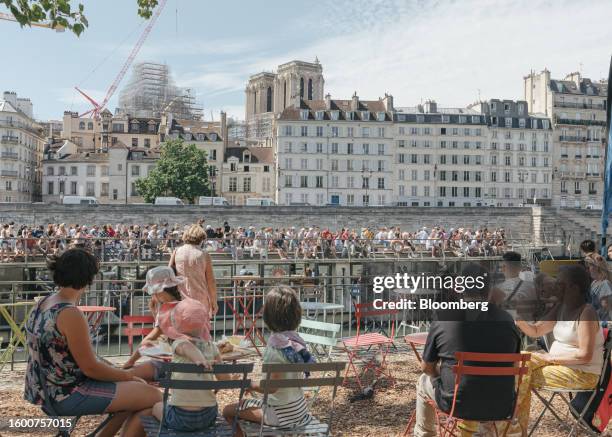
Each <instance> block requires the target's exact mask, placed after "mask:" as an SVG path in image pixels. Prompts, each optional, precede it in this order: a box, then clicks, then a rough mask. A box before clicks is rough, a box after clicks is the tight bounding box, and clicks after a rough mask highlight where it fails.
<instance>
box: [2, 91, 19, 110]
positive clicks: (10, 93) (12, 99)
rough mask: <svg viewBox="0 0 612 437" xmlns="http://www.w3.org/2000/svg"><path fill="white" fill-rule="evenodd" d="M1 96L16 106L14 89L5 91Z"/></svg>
mask: <svg viewBox="0 0 612 437" xmlns="http://www.w3.org/2000/svg"><path fill="white" fill-rule="evenodd" d="M2 98H3V99H4V100H5V101H7V102H9V103H10V104H11V105H12V106H14V107H15V108H17V93H15V92H14V91H5V92H4V94H3V95H2Z"/></svg>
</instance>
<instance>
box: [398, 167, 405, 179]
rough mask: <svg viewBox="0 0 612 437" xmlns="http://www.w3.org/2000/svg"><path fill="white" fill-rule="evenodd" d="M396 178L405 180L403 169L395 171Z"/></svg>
mask: <svg viewBox="0 0 612 437" xmlns="http://www.w3.org/2000/svg"><path fill="white" fill-rule="evenodd" d="M397 178H398V179H399V180H400V181H403V180H405V179H406V171H405V170H399V171H398V172H397Z"/></svg>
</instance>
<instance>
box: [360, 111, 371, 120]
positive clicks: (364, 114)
mask: <svg viewBox="0 0 612 437" xmlns="http://www.w3.org/2000/svg"><path fill="white" fill-rule="evenodd" d="M361 119H362V120H369V119H370V111H361Z"/></svg>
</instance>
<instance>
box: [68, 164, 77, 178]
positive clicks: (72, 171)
mask: <svg viewBox="0 0 612 437" xmlns="http://www.w3.org/2000/svg"><path fill="white" fill-rule="evenodd" d="M77 172H78V168H77V167H76V166H72V167H70V176H77Z"/></svg>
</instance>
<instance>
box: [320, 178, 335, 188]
mask: <svg viewBox="0 0 612 437" xmlns="http://www.w3.org/2000/svg"><path fill="white" fill-rule="evenodd" d="M336 178H337V176H336ZM315 187H317V188H323V176H316V177H315Z"/></svg>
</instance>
